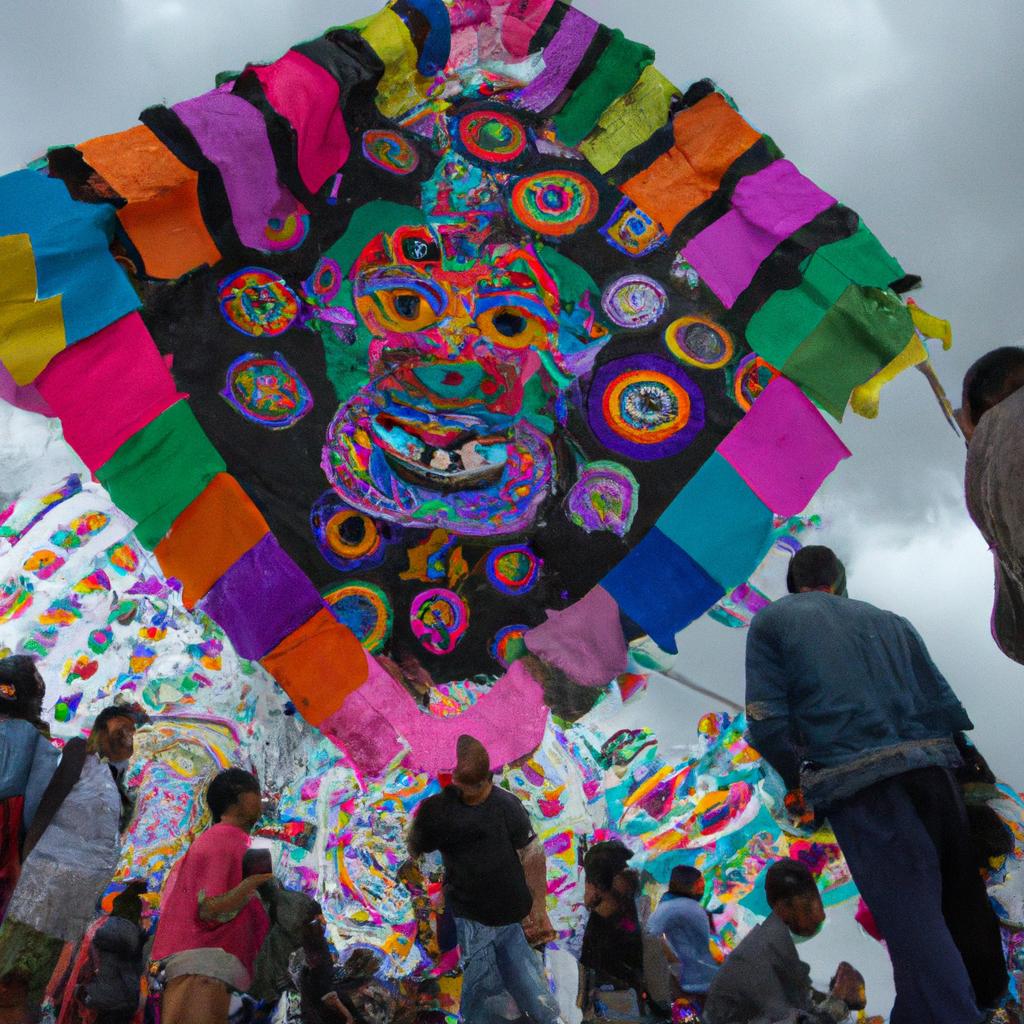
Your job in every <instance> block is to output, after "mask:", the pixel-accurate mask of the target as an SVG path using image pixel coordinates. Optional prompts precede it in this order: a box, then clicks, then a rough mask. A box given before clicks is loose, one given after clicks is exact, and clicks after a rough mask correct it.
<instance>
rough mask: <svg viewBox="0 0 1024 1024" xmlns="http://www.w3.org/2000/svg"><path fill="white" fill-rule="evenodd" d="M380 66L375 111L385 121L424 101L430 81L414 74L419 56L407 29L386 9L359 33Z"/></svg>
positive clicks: (388, 8) (417, 73) (431, 81)
mask: <svg viewBox="0 0 1024 1024" xmlns="http://www.w3.org/2000/svg"><path fill="white" fill-rule="evenodd" d="M360 31H361V32H362V36H363V38H364V39H365V40H366V41H367V42H368V43H369V44H370V46H371V47H372V48H373V51H374V53H376V54H377V56H378V57H380V59H381V61H382V62H383V64H384V74H383V76H382V77H381V80H380V83H379V84H378V86H377V96H376V103H377V109H378V110H379V111H380V112H381V113H382V114H383V115H384V116H385V117H394V118H398V117H401V116H402V114H404V113H405V112H406V111H407V110H411V109H412V108H413V107H415V106H418V105H419V104H420V103H422V102H423V101H424V100H425V99H426V98H427V92H428V90H429V89H430V87H431V85H433V80H432V79H430V78H425V77H424V76H423V75H421V74H420V73H419V71H417V70H416V62H417V61H418V60H419V53H418V52H417V50H416V45H415V43H413V41H412V36H411V35H410V34H409V28H408V26H407V25H406V24H405V22H404V21H402V19H401V18H400V17H399V16H398V15H397V14H396V13H395V12H394V11H393V10H391V8H390V7H385V8H384V10H382V11H380V12H379V13H378V14H376V15H375V16H374V17H373V18H371V19H369V21H367V23H366V25H365V26H364V27H363V28H362V29H361V30H360Z"/></svg>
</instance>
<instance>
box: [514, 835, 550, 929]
mask: <svg viewBox="0 0 1024 1024" xmlns="http://www.w3.org/2000/svg"><path fill="white" fill-rule="evenodd" d="M516 852H517V853H518V854H519V862H520V863H521V864H522V865H523V874H525V875H526V885H527V888H528V889H529V890H530V895H531V896H532V897H533V906H532V907H531V908H530V913H529V916H528V917H527V918H526V921H525V922H524V924H523V928H524V929H525V930H526V937H527V938H528V939H529V940H530V942H531V943H540V942H550V941H551V940H552V939H554V937H555V929H554V927H553V926H552V924H551V918H549V917H548V906H547V904H548V862H547V856H546V855H545V853H544V844H543V843H541V841H540V840H539V839H538V838H537V837H536V836H534V838H533V839H531V840H530V841H529V842H528V843H527V844H526V846H524V847H522V848H520V849H519V850H517V851H516Z"/></svg>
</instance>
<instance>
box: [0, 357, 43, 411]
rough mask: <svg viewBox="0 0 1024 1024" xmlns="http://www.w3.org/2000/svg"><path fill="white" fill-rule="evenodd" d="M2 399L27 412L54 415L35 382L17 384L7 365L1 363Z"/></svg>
mask: <svg viewBox="0 0 1024 1024" xmlns="http://www.w3.org/2000/svg"><path fill="white" fill-rule="evenodd" d="M0 401H3V402H6V403H7V404H8V405H14V406H17V407H18V408H19V409H24V410H25V411H26V412H37V413H39V414H40V415H42V416H50V417H51V418H52V417H53V415H54V412H53V410H52V409H51V408H50V406H49V404H48V403H47V401H46V399H45V398H43V396H42V395H41V394H39V392H38V391H37V390H36V386H35V385H34V384H16V383H15V382H14V378H13V377H12V376H11V375H10V373H9V372H8V370H7V367H6V366H4V365H3V364H2V363H0Z"/></svg>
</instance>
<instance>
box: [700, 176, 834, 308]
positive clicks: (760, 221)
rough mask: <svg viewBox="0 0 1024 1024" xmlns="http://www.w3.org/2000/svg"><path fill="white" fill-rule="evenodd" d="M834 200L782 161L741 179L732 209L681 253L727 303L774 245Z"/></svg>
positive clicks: (806, 222)
mask: <svg viewBox="0 0 1024 1024" xmlns="http://www.w3.org/2000/svg"><path fill="white" fill-rule="evenodd" d="M835 202H836V200H835V199H834V198H833V197H832V196H830V195H829V194H828V193H827V192H823V191H822V190H821V189H820V188H818V186H817V185H815V184H814V182H813V181H811V180H810V179H809V178H806V177H804V175H802V174H801V173H800V172H799V171H798V170H797V169H796V168H795V167H794V166H793V165H792V164H791V163H790V162H789V161H788V160H776V161H775V163H773V164H769V165H768V166H767V167H765V168H764V170H761V171H758V172H757V173H756V174H751V175H748V176H747V177H745V178H742V179H741V180H740V182H739V184H738V185H737V186H736V189H735V191H734V192H733V196H732V207H733V208H732V209H731V210H730V211H729V212H728V213H727V214H726V215H725V216H724V217H721V218H719V219H718V220H716V221H715V222H714V223H713V224H710V225H708V227H706V228H705V229H704V230H703V231H702V232H700V234H698V235H697V236H696V237H695V238H693V239H692V240H691V241H690V242H689V244H688V245H687V246H686V248H685V249H684V250H683V255H684V256H685V257H686V259H687V260H688V261H689V262H690V263H691V264H692V265H693V266H694V268H695V269H696V271H697V273H698V274H700V276H701V277H702V278H703V279H704V281H705V282H706V284H707V285H708V287H709V288H710V289H711V290H712V291H713V292H714V293H715V294H716V295H717V296H718V298H719V299H721V300H722V302H723V303H724V304H725V305H726V306H727V307H731V306H732V305H733V303H734V302H735V301H736V299H737V298H738V297H739V295H740V293H741V292H742V291H743V290H744V289H745V288H746V287H747V285H749V284H750V282H751V281H752V280H753V278H754V274H756V273H757V268H758V267H759V266H761V264H762V263H763V262H764V261H765V260H766V259H767V258H768V257H769V256H770V255H771V254H772V252H773V251H774V250H775V248H776V246H777V245H778V244H779V243H780V242H782V241H784V240H785V239H787V238H789V236H790V235H791V234H793V232H794V231H797V230H799V229H800V228H802V227H803V226H804V225H805V224H808V223H810V222H811V221H812V220H813V219H814V218H815V217H816V216H817V215H818V214H819V213H821V212H822V210H827V209H828V208H829V207H830V206H833V205H835Z"/></svg>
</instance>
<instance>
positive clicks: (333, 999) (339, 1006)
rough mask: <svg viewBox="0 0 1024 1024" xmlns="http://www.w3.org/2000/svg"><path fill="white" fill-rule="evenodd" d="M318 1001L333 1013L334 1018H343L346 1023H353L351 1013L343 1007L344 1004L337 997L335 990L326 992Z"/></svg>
mask: <svg viewBox="0 0 1024 1024" xmlns="http://www.w3.org/2000/svg"><path fill="white" fill-rule="evenodd" d="M320 1003H321V1005H322V1006H324V1007H325V1008H326V1009H328V1010H330V1011H331V1012H332V1013H333V1014H334V1015H335V1019H336V1020H343V1021H346V1022H347V1024H353V1020H352V1014H351V1013H349V1012H348V1010H346V1009H345V1004H344V1003H343V1002H342V1001H341V1000H340V999H339V998H338V993H337V992H328V993H327V995H325V996H324V997H323V999H321V1000H320Z"/></svg>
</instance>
